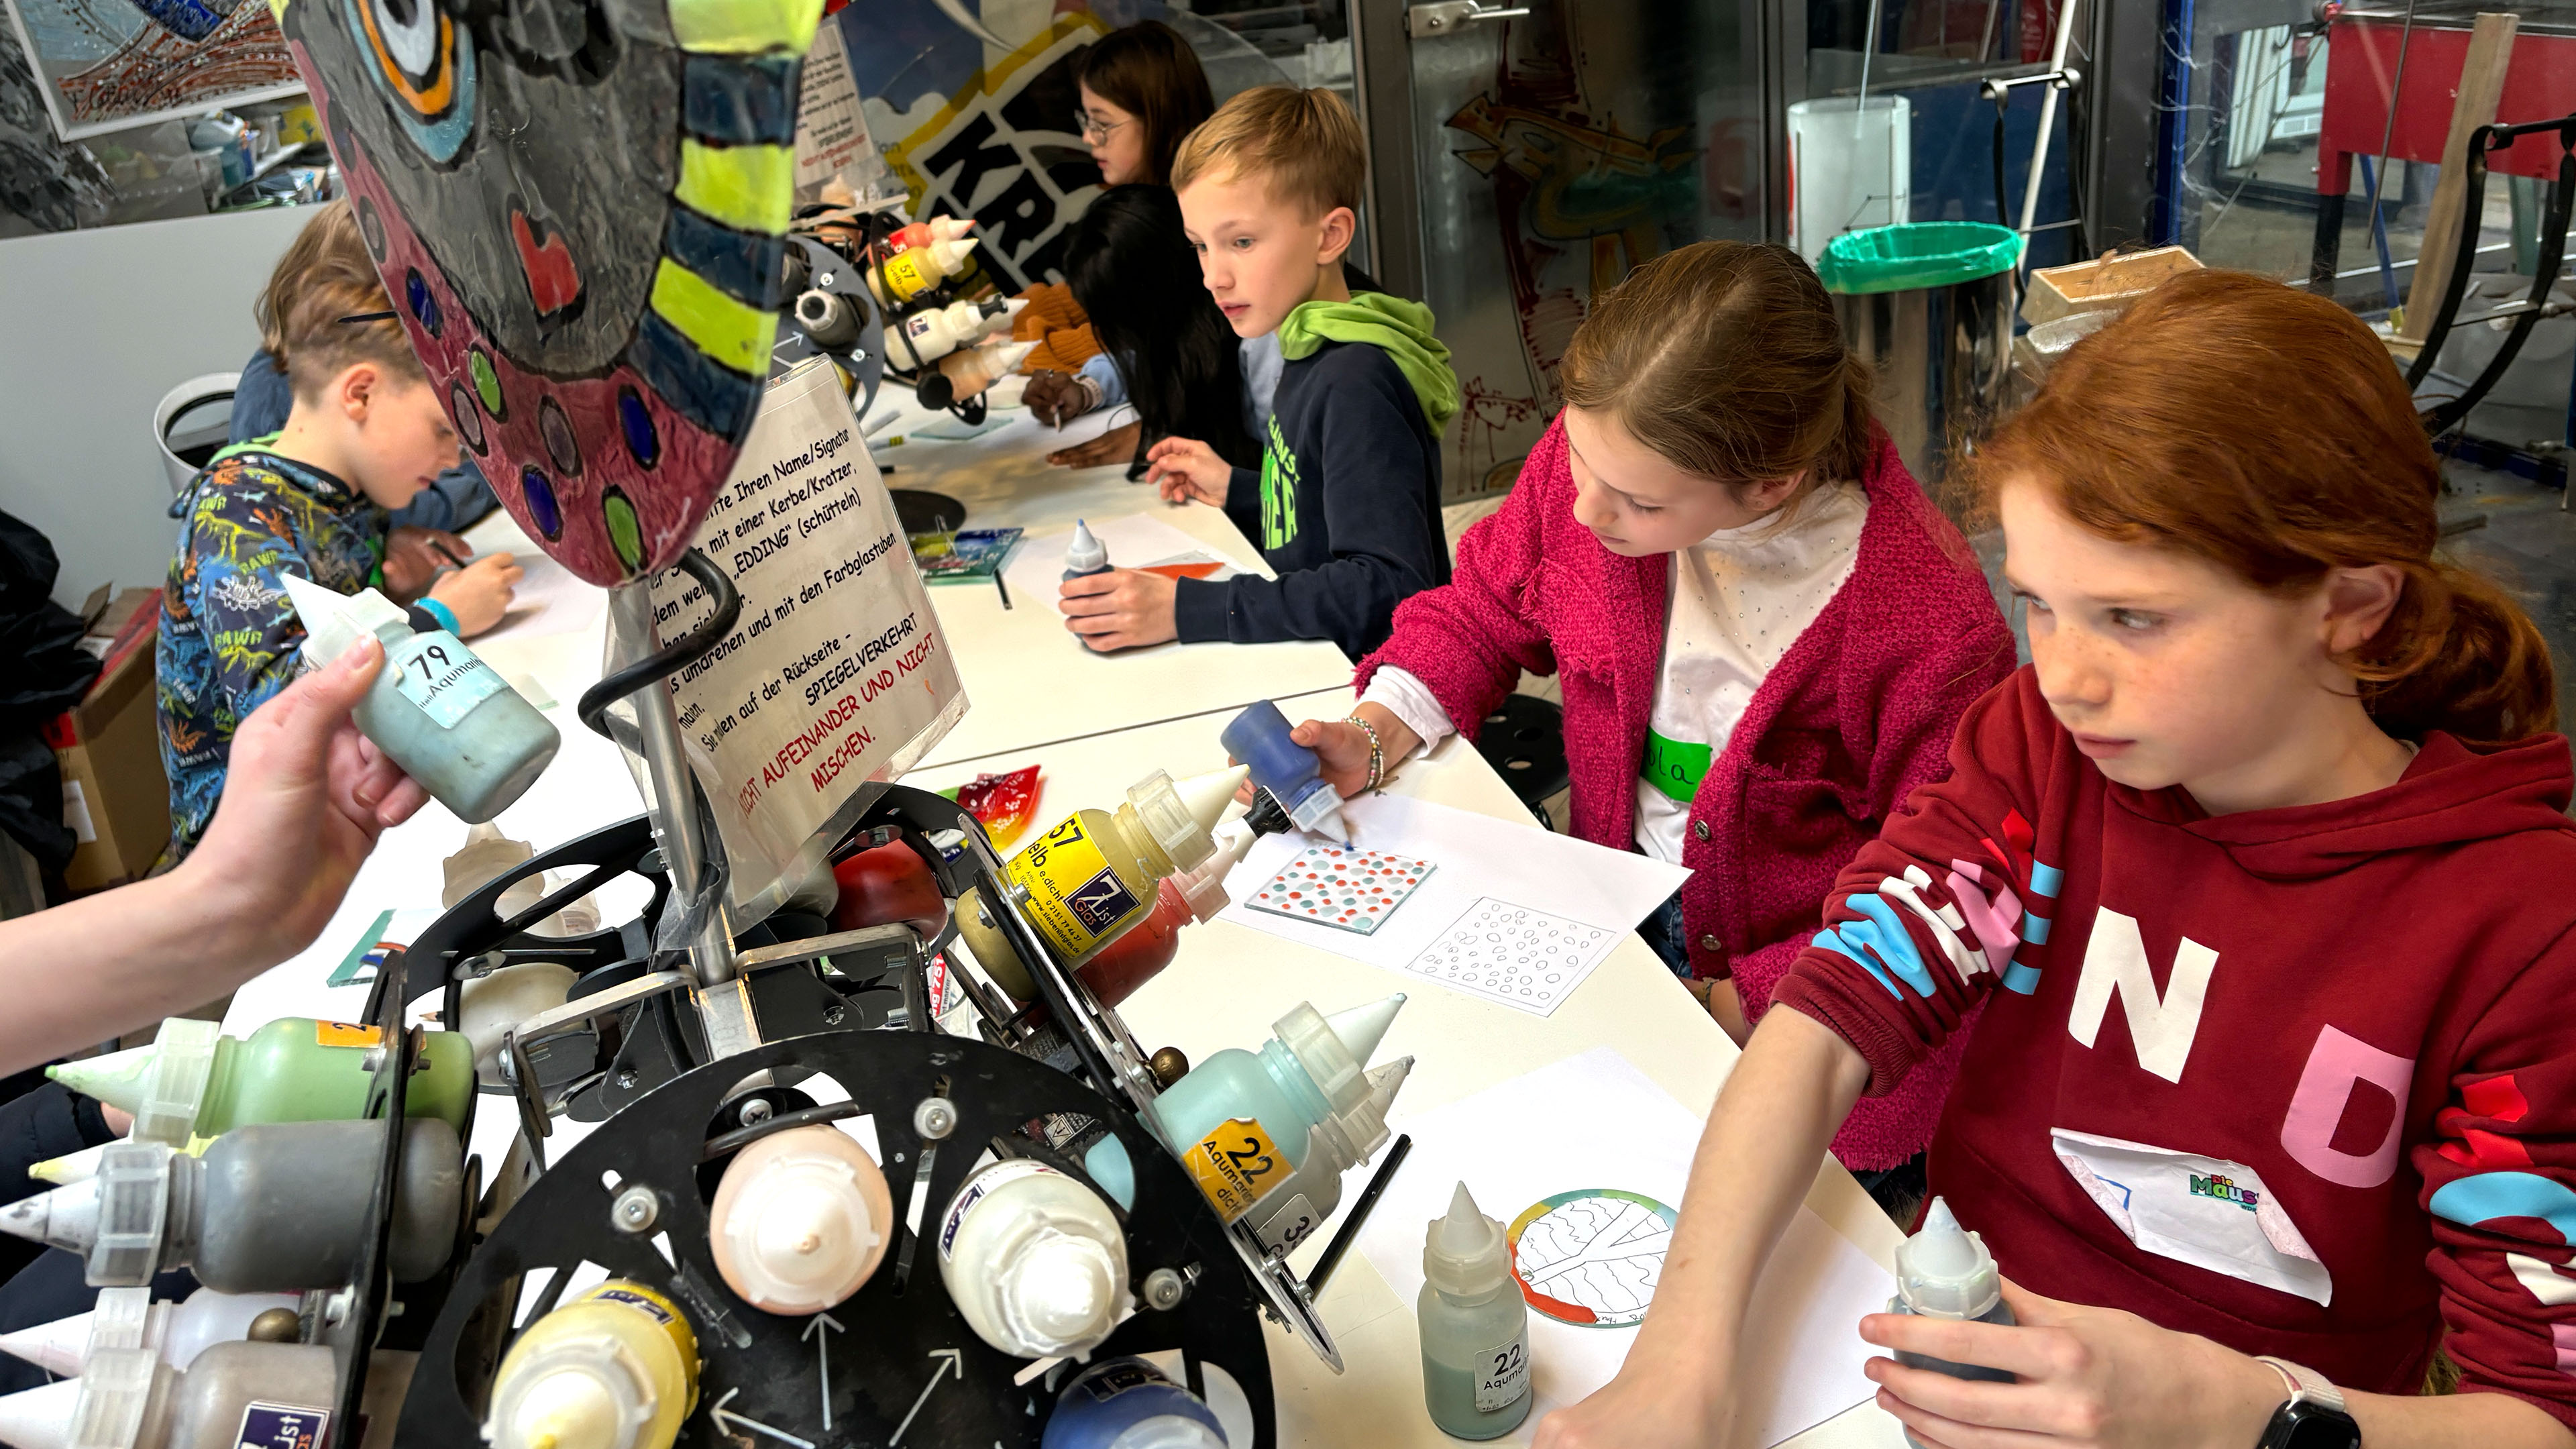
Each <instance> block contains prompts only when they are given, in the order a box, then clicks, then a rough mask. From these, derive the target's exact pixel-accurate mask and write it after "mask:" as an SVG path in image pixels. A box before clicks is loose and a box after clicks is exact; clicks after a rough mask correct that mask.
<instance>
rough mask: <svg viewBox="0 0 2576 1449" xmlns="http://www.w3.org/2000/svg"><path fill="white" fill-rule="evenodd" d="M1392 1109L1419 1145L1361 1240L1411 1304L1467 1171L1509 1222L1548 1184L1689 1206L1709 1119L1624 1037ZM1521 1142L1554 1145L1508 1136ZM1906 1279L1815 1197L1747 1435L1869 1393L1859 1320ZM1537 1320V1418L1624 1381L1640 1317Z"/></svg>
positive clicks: (1804, 1420) (1768, 1336) (1784, 1240)
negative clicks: (1638, 1058) (1622, 1323)
mask: <svg viewBox="0 0 2576 1449" xmlns="http://www.w3.org/2000/svg"><path fill="white" fill-rule="evenodd" d="M1388 1125H1389V1126H1390V1127H1391V1128H1392V1129H1393V1130H1395V1131H1397V1132H1406V1133H1411V1134H1412V1136H1413V1151H1412V1154H1411V1155H1410V1156H1408V1157H1407V1158H1405V1160H1404V1165H1403V1166H1402V1167H1401V1168H1399V1169H1397V1171H1396V1174H1395V1177H1394V1179H1393V1180H1392V1181H1391V1182H1389V1183H1388V1184H1387V1188H1386V1193H1385V1195H1384V1196H1383V1197H1381V1198H1380V1199H1379V1200H1378V1205H1377V1207H1376V1209H1375V1210H1374V1211H1372V1212H1371V1213H1370V1214H1369V1219H1368V1223H1367V1224H1366V1226H1364V1227H1362V1228H1361V1229H1360V1235H1359V1248H1360V1251H1361V1252H1362V1253H1363V1254H1365V1255H1367V1257H1368V1260H1369V1262H1370V1263H1371V1264H1372V1265H1373V1266H1375V1267H1376V1269H1377V1271H1378V1274H1379V1276H1381V1277H1383V1278H1385V1279H1386V1284H1387V1287H1389V1288H1390V1289H1392V1290H1394V1292H1395V1296H1396V1298H1397V1300H1398V1301H1399V1302H1403V1303H1407V1304H1410V1303H1412V1302H1413V1301H1414V1299H1415V1298H1416V1297H1417V1296H1418V1295H1419V1294H1420V1293H1421V1292H1422V1240H1423V1235H1424V1233H1425V1232H1426V1230H1427V1229H1428V1227H1429V1225H1430V1222H1431V1220H1432V1219H1434V1218H1437V1217H1439V1216H1441V1215H1442V1214H1444V1213H1446V1212H1447V1211H1448V1209H1449V1198H1450V1194H1451V1193H1452V1192H1454V1191H1455V1190H1456V1189H1457V1185H1458V1184H1459V1183H1460V1182H1462V1181H1463V1182H1465V1183H1466V1184H1467V1190H1468V1192H1470V1193H1471V1194H1473V1195H1474V1196H1475V1199H1476V1206H1477V1207H1478V1208H1479V1209H1481V1210H1482V1211H1483V1212H1484V1214H1485V1215H1486V1216H1487V1217H1490V1218H1493V1219H1494V1220H1496V1221H1497V1222H1500V1223H1501V1224H1503V1226H1504V1227H1505V1228H1506V1229H1508V1228H1510V1227H1511V1225H1512V1223H1513V1221H1514V1219H1516V1218H1518V1217H1519V1216H1520V1215H1521V1214H1522V1213H1523V1212H1524V1211H1526V1210H1527V1209H1529V1208H1530V1207H1532V1206H1534V1205H1536V1204H1537V1203H1538V1202H1539V1201H1540V1200H1542V1199H1544V1198H1547V1197H1550V1196H1553V1195H1555V1194H1557V1193H1561V1192H1569V1191H1573V1190H1576V1189H1581V1188H1612V1189H1617V1190H1619V1191H1623V1192H1632V1193H1638V1194H1642V1195H1644V1196H1646V1197H1651V1198H1653V1199H1655V1200H1656V1201H1658V1202H1662V1203H1665V1204H1667V1205H1669V1206H1672V1207H1676V1208H1678V1207H1680V1206H1681V1204H1682V1188H1683V1187H1684V1185H1685V1184H1686V1183H1688V1181H1689V1179H1690V1162H1691V1154H1692V1151H1693V1149H1694V1148H1695V1147H1696V1146H1697V1145H1698V1142H1699V1134H1700V1126H1701V1123H1700V1119H1699V1118H1697V1117H1695V1116H1693V1115H1692V1114H1691V1112H1690V1111H1689V1110H1688V1109H1687V1108H1685V1107H1683V1106H1682V1104H1681V1103H1679V1102H1676V1101H1674V1100H1673V1099H1672V1097H1671V1095H1670V1094H1668V1093H1666V1092H1665V1091H1664V1090H1663V1089H1662V1088H1660V1087H1658V1086H1656V1085H1655V1084H1654V1082H1653V1081H1652V1080H1651V1079H1649V1078H1648V1077H1647V1076H1646V1074H1645V1073H1643V1072H1641V1071H1639V1070H1637V1068H1636V1066H1635V1065H1634V1064H1632V1063H1631V1062H1629V1060H1628V1059H1627V1058H1626V1057H1623V1056H1621V1055H1620V1054H1619V1052H1618V1050H1617V1049H1616V1048H1613V1047H1595V1048H1593V1049H1592V1050H1591V1051H1588V1052H1585V1053H1583V1054H1582V1055H1580V1056H1574V1057H1568V1058H1566V1059H1565V1060H1563V1061H1560V1062H1556V1063H1553V1064H1551V1065H1549V1066H1546V1067H1542V1068H1540V1069H1539V1070H1537V1071H1535V1072H1531V1073H1528V1074H1527V1075H1524V1076H1520V1077H1515V1078H1513V1079H1511V1080H1510V1081H1507V1082H1504V1083H1502V1084H1501V1085H1499V1086H1496V1087H1492V1088H1489V1089H1487V1090H1486V1091H1483V1092H1479V1093H1477V1094H1476V1095H1474V1096H1472V1097H1468V1098H1465V1099H1463V1100H1461V1101H1457V1102H1452V1103H1450V1104H1449V1105H1448V1106H1445V1107H1438V1108H1434V1109H1432V1110H1431V1111H1428V1112H1424V1113H1421V1114H1420V1115H1418V1116H1407V1115H1406V1113H1405V1111H1404V1099H1403V1098H1402V1097H1398V1098H1397V1099H1396V1108H1395V1115H1394V1117H1393V1119H1392V1120H1391V1121H1390V1123H1389V1124H1388ZM1505 1142H1515V1143H1523V1144H1541V1145H1543V1150H1535V1151H1499V1150H1497V1148H1498V1146H1499V1145H1500V1144H1503V1143H1505ZM1324 1235H1325V1234H1324V1233H1321V1232H1319V1234H1318V1236H1324ZM1895 1292H1896V1280H1895V1279H1894V1278H1893V1277H1892V1276H1890V1275H1889V1273H1888V1272H1887V1270H1886V1269H1884V1268H1881V1267H1880V1266H1878V1265H1877V1264H1876V1263H1873V1262H1871V1261H1870V1260H1869V1258H1868V1256H1867V1255H1865V1254H1863V1253H1862V1252H1861V1251H1860V1249H1858V1248H1856V1247H1854V1246H1852V1244H1851V1242H1850V1240H1849V1239H1847V1238H1845V1237H1843V1236H1842V1235H1841V1234H1839V1233H1836V1232H1835V1231H1834V1230H1833V1229H1831V1228H1829V1227H1827V1226H1825V1224H1824V1221H1823V1220H1822V1219H1820V1218H1818V1217H1817V1216H1816V1215H1815V1214H1814V1213H1812V1212H1810V1211H1808V1210H1807V1209H1806V1208H1804V1207H1801V1208H1799V1209H1798V1215H1797V1217H1796V1218H1795V1219H1793V1220H1791V1222H1790V1224H1789V1229H1788V1231H1787V1232H1786V1233H1784V1234H1783V1235H1782V1236H1781V1239H1780V1246H1779V1248H1778V1250H1777V1251H1775V1252H1774V1253H1773V1254H1772V1255H1771V1262H1770V1265H1769V1266H1768V1267H1766V1268H1765V1269H1764V1270H1763V1274H1762V1280H1761V1282H1760V1283H1759V1284H1757V1285H1756V1286H1755V1289H1754V1294H1753V1303H1752V1307H1751V1311H1750V1313H1749V1315H1748V1316H1747V1319H1746V1322H1747V1323H1749V1324H1751V1325H1752V1326H1753V1329H1754V1332H1753V1333H1752V1334H1750V1335H1749V1336H1748V1337H1749V1339H1750V1344H1751V1346H1750V1348H1749V1350H1748V1353H1747V1357H1746V1359H1745V1362H1744V1364H1743V1366H1742V1367H1741V1369H1740V1370H1739V1372H1738V1375H1737V1377H1736V1380H1735V1382H1736V1387H1737V1395H1738V1402H1739V1408H1738V1411H1737V1415H1736V1441H1735V1442H1736V1446H1737V1449H1768V1446H1770V1445H1773V1444H1777V1443H1779V1442H1780V1441H1781V1440H1783V1439H1786V1438H1788V1437H1789V1436H1791V1435H1793V1434H1797V1433H1800V1432H1803V1431H1804V1430H1806V1429H1808V1428H1811V1427H1813V1426H1814V1425H1817V1424H1820V1423H1823V1422H1824V1421H1825V1420H1827V1419H1829V1418H1832V1417H1833V1416H1834V1415H1836V1414H1839V1413H1841V1412H1843V1411H1844V1410H1845V1409H1848V1408H1850V1407H1851V1406H1852V1405H1854V1404H1857V1403H1860V1402H1861V1401H1862V1400H1864V1399H1867V1398H1868V1397H1869V1396H1870V1394H1871V1393H1872V1392H1873V1386H1872V1385H1871V1383H1870V1382H1869V1380H1868V1379H1867V1378H1866V1377H1864V1376H1863V1375H1862V1373H1861V1365H1862V1364H1863V1363H1864V1362H1866V1361H1867V1360H1868V1359H1869V1358H1870V1357H1871V1356H1872V1355H1873V1354H1874V1353H1875V1352H1876V1351H1875V1350H1873V1349H1872V1348H1871V1347H1870V1346H1869V1345H1868V1344H1866V1343H1863V1342H1862V1341H1861V1337H1860V1332H1859V1327H1858V1325H1859V1322H1860V1318H1861V1315H1863V1314H1865V1313H1877V1312H1881V1311H1883V1310H1884V1309H1885V1308H1886V1307H1887V1300H1888V1299H1889V1298H1890V1297H1892V1296H1894V1294H1895ZM1529 1321H1530V1365H1531V1373H1532V1378H1533V1381H1534V1382H1535V1384H1536V1386H1537V1389H1538V1402H1537V1404H1536V1406H1535V1407H1534V1410H1533V1412H1532V1414H1531V1416H1530V1422H1532V1423H1535V1422H1537V1419H1538V1417H1539V1416H1540V1415H1542V1414H1545V1413H1546V1412H1547V1411H1548V1410H1550V1409H1554V1408H1562V1407H1564V1406H1565V1405H1567V1404H1571V1403H1574V1402H1575V1401H1577V1400H1579V1399H1582V1398H1583V1397H1584V1396H1586V1395H1588V1394H1590V1393H1592V1392H1593V1391H1594V1390H1596V1389H1598V1388H1600V1387H1601V1386H1602V1385H1603V1384H1606V1383H1608V1382H1609V1381H1610V1378H1611V1376H1612V1375H1613V1374H1615V1373H1617V1372H1618V1370H1619V1365H1620V1363H1621V1362H1622V1361H1624V1360H1625V1359H1626V1358H1627V1356H1628V1346H1629V1345H1630V1344H1631V1343H1633V1342H1635V1340H1636V1333H1637V1331H1636V1329H1635V1328H1633V1327H1626V1328H1587V1327H1578V1326H1576V1325H1573V1324H1569V1323H1561V1322H1558V1321H1557V1320H1555V1319H1553V1318H1549V1317H1547V1316H1546V1315H1544V1314H1541V1313H1538V1312H1536V1311H1535V1310H1533V1311H1532V1312H1531V1314H1530V1320H1529Z"/></svg>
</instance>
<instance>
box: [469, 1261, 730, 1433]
mask: <svg viewBox="0 0 2576 1449" xmlns="http://www.w3.org/2000/svg"><path fill="white" fill-rule="evenodd" d="M697 1398H698V1338H697V1334H696V1333H695V1332H693V1331H692V1330H691V1329H690V1327H689V1320H688V1319H687V1317H685V1316H684V1315H682V1314H681V1312H680V1310H679V1307H678V1305H676V1304H674V1303H673V1302H672V1301H671V1300H670V1299H668V1298H665V1297H663V1296H662V1295H661V1294H659V1293H656V1292H654V1291H653V1290H652V1289H650V1288H647V1287H645V1286H644V1285H643V1284H641V1283H636V1282H631V1281H629V1280H627V1279H623V1278H611V1279H609V1280H608V1281H607V1282H605V1283H602V1284H600V1285H599V1286H597V1287H595V1288H592V1289H590V1290H589V1291H587V1292H585V1293H581V1294H579V1295H577V1296H575V1297H573V1298H572V1299H570V1300H568V1301H566V1302H565V1303H564V1304H563V1305H562V1306H561V1307H559V1308H557V1309H555V1311H554V1312H552V1313H549V1314H547V1315H546V1316H545V1317H543V1318H540V1319H538V1320H537V1321H536V1322H534V1323H532V1324H529V1325H528V1327H527V1328H526V1330H525V1331H523V1332H522V1333H520V1335H519V1341H518V1342H516V1343H514V1344H512V1345H510V1352H509V1354H508V1356H506V1357H504V1358H503V1359H502V1360H501V1371H500V1373H499V1374H498V1375H496V1376H495V1377H494V1378H493V1380H492V1417H491V1419H490V1420H489V1421H488V1422H487V1423H485V1424H484V1426H483V1437H484V1438H485V1439H487V1440H489V1441H490V1442H491V1444H492V1445H493V1449H670V1446H671V1443H672V1441H673V1440H675V1439H677V1438H678V1437H679V1434H680V1423H681V1421H682V1420H684V1419H686V1418H688V1416H689V1411H690V1410H691V1409H693V1408H695V1407H697Z"/></svg>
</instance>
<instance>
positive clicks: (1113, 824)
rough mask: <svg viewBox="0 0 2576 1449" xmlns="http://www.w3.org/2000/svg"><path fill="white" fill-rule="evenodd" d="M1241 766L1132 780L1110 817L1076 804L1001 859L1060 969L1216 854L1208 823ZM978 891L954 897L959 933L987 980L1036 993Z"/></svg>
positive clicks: (1024, 914)
mask: <svg viewBox="0 0 2576 1449" xmlns="http://www.w3.org/2000/svg"><path fill="white" fill-rule="evenodd" d="M1247 774H1248V772H1247V771H1246V770H1245V769H1244V767H1243V766H1241V765H1236V766H1233V767H1232V768H1229V769H1224V770H1211V771H1209V772H1208V773H1206V774H1204V775H1193V776H1191V777H1190V778H1188V779H1186V780H1183V781H1181V782H1180V783H1179V784H1177V785H1176V784H1174V783H1173V782H1172V777H1171V776H1169V775H1167V774H1165V773H1164V772H1162V771H1161V770H1156V771H1155V772H1154V773H1152V774H1150V775H1148V776H1146V777H1145V778H1144V779H1142V780H1140V781H1138V782H1137V783H1136V785H1135V787H1134V788H1132V789H1130V790H1129V791H1128V792H1127V803H1126V804H1124V805H1121V806H1119V807H1118V810H1117V812H1116V813H1115V814H1112V813H1111V812H1109V811H1107V810H1077V811H1075V812H1074V813H1072V814H1071V815H1068V816H1066V817H1065V818H1064V819H1063V820H1062V821H1061V822H1059V823H1058V824H1057V826H1056V827H1055V828H1054V829H1053V830H1050V831H1048V832H1047V833H1046V834H1044V835H1041V836H1039V837H1038V838H1037V839H1035V840H1033V841H1030V842H1029V843H1028V845H1027V846H1025V847H1024V848H1022V849H1021V851H1020V853H1019V854H1017V855H1014V856H1012V857H1011V858H1010V859H1009V860H1008V861H1006V862H1004V863H1003V867H1002V868H1003V871H1004V873H1005V874H1006V875H1007V876H1008V877H1009V879H1010V882H1011V884H1012V885H1015V886H1018V887H1020V888H1021V889H1022V890H1025V891H1026V892H1028V899H1027V900H1025V901H1023V902H1022V903H1021V905H1020V915H1021V918H1022V919H1024V920H1026V921H1027V922H1028V923H1029V926H1030V927H1031V928H1032V929H1033V930H1035V931H1036V932H1037V934H1038V936H1039V938H1040V939H1042V940H1044V941H1045V942H1046V943H1047V945H1048V947H1049V948H1050V949H1052V950H1053V951H1054V952H1055V954H1056V956H1057V957H1058V958H1059V959H1060V960H1061V961H1062V962H1063V963H1064V965H1065V967H1066V969H1068V970H1070V969H1072V968H1073V967H1076V966H1079V965H1081V964H1082V963H1083V962H1085V961H1088V960H1090V959H1091V958H1092V957H1093V956H1095V955H1097V954H1099V952H1100V949H1101V948H1102V947H1104V946H1107V945H1108V944H1109V943H1110V942H1111V941H1114V940H1116V939H1117V938H1118V935H1119V933H1120V932H1122V931H1125V930H1126V929H1127V928H1128V927H1130V926H1133V925H1135V924H1136V923H1137V922H1139V921H1141V920H1143V919H1145V915H1146V913H1147V912H1149V911H1151V910H1152V909H1153V907H1154V895H1155V888H1156V885H1157V883H1159V882H1160V881H1161V880H1162V879H1163V877H1165V876H1167V875H1174V874H1177V873H1179V872H1181V871H1185V870H1189V869H1191V868H1192V867H1194V866H1196V865H1198V863H1199V862H1201V861H1203V860H1206V859H1207V858H1208V857H1209V856H1210V855H1213V854H1214V853H1215V852H1216V837H1215V835H1214V833H1213V832H1214V830H1215V827H1216V823H1217V820H1218V818H1219V817H1221V816H1222V815H1224V814H1225V807H1226V804H1227V803H1228V802H1229V801H1231V800H1232V799H1233V798H1234V792H1235V788H1236V787H1237V786H1239V785H1241V784H1242V783H1243V781H1244V779H1245V778H1246V776H1247ZM980 897H981V892H979V891H968V892H967V893H966V894H964V895H962V896H960V897H958V898H957V931H958V934H959V935H961V936H963V937H965V939H966V945H967V948H968V949H969V950H971V951H973V952H974V953H975V961H976V964H978V965H980V966H982V967H983V968H984V974H985V975H987V976H990V977H992V978H993V983H994V984H995V985H997V986H999V987H1001V988H1002V989H1003V990H1004V991H1007V992H1009V993H1010V994H1011V995H1012V997H1013V998H1015V999H1017V1000H1020V1001H1024V1002H1025V1001H1030V1000H1033V999H1035V998H1036V996H1037V986H1036V984H1035V983H1034V982H1032V981H1031V980H1030V979H1029V974H1028V970H1027V968H1026V967H1025V966H1024V965H1023V964H1022V963H1021V961H1020V957H1019V953H1018V952H1017V951H1015V950H1013V949H1012V947H1011V944H1010V940H1009V937H1007V936H1006V935H1005V934H1004V933H1003V931H1002V929H1001V924H1000V922H999V921H997V920H995V919H994V918H993V916H992V908H988V907H987V906H986V905H985V904H984V902H983V901H982V899H981V898H980Z"/></svg>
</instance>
